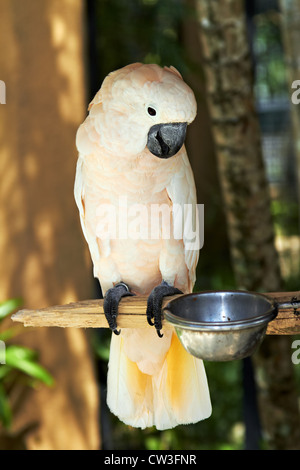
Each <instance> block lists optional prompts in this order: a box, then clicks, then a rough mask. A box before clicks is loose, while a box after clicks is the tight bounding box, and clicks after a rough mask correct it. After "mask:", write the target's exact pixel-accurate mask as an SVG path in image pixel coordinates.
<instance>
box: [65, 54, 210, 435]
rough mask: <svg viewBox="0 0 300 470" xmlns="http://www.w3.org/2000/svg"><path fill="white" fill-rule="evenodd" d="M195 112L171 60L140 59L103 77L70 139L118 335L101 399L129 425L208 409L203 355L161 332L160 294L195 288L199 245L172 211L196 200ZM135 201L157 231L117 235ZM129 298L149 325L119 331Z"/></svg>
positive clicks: (161, 422) (191, 418)
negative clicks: (189, 133)
mask: <svg viewBox="0 0 300 470" xmlns="http://www.w3.org/2000/svg"><path fill="white" fill-rule="evenodd" d="M195 116H196V101H195V97H194V94H193V92H192V90H191V89H190V88H189V87H188V85H187V84H186V83H185V82H184V81H183V79H182V77H181V75H180V73H179V72H178V71H177V70H176V69H175V68H174V67H170V68H168V67H164V68H161V67H159V66H157V65H144V64H141V63H136V64H132V65H128V66H126V67H124V68H122V69H120V70H117V71H115V72H112V73H110V74H109V75H108V76H107V77H106V78H105V80H104V82H103V84H102V87H101V89H100V90H99V92H98V93H97V94H96V96H95V98H94V99H93V101H92V102H91V104H90V106H89V115H88V117H87V118H86V120H85V121H84V123H83V124H82V125H81V126H80V127H79V129H78V133H77V138H76V144H77V148H78V151H79V157H78V162H77V170H76V179H75V189H74V194H75V200H76V203H77V206H78V209H79V213H80V220H81V225H82V229H83V233H84V236H85V238H86V241H87V243H88V246H89V250H90V254H91V258H92V261H93V266H94V276H95V277H96V278H98V280H99V282H100V285H101V288H102V292H103V294H104V310H105V315H106V318H107V320H108V324H109V326H110V328H111V330H112V331H113V332H114V333H115V334H113V335H112V339H111V346H110V358H109V365H108V378H107V404H108V406H109V408H110V410H111V412H112V413H114V414H115V415H116V416H118V417H119V419H120V420H122V421H123V422H124V423H126V424H128V425H131V426H134V427H140V428H145V427H150V426H153V425H154V426H156V428H157V429H159V430H163V429H169V428H172V427H175V426H177V425H178V424H188V423H195V422H198V421H200V420H202V419H205V418H208V417H209V416H210V414H211V402H210V395H209V389H208V385H207V379H206V374H205V370H204V366H203V363H202V361H201V360H199V359H196V358H194V357H193V356H191V355H189V354H188V353H187V352H186V351H185V350H184V348H183V347H182V346H181V344H180V342H179V340H178V338H177V336H176V334H175V333H173V332H172V331H171V330H167V331H163V334H162V333H161V328H162V323H161V305H162V300H163V297H164V296H167V295H173V294H176V293H181V292H183V293H189V292H192V289H193V286H194V282H195V270H196V265H197V262H198V257H199V249H189V248H188V245H187V240H186V233H187V232H186V231H185V230H184V231H183V234H182V237H180V238H178V237H175V235H174V234H175V232H176V230H177V231H178V228H180V227H179V226H180V224H181V223H182V219H181V217H180V214H182V213H181V212H180V211H178V210H173V209H174V208H175V206H176V207H180V206H181V207H183V205H184V204H186V205H187V204H190V205H192V206H193V207H194V209H195V207H196V190H195V183H194V178H193V173H192V170H191V167H190V163H189V160H188V157H187V154H186V150H185V147H184V140H185V135H186V128H187V125H188V124H190V123H191V122H192V121H193V120H194V118H195ZM179 205H180V206H179ZM137 207H138V208H141V207H142V208H143V211H142V213H143V217H144V218H143V219H141V218H140V219H139V221H140V225H141V224H143V223H144V224H145V226H144V228H145V227H146V226H148V225H147V224H148V223H150V225H151V224H152V225H155V224H158V232H157V230H156V231H155V233H156V234H157V233H158V236H145V233H144V232H143V227H139V228H140V232H139V233H140V236H130V233H129V234H128V233H127V236H124V231H123V232H122V234H121V236H120V232H118V230H120V225H121V223H120V221H121V220H123V221H124V220H125V227H128V225H126V224H128V222H130V221H129V220H128V219H129V218H130V215H128V214H130V211H131V210H132V211H131V215H132V214H136V213H137V210H136V208H137ZM153 207H167V208H169V209H170V213H171V218H169V219H166V218H159V217H157V216H156V217H153V215H152V216H151V210H152V208H153ZM108 213H110V215H111V218H109V220H108ZM145 214H146V215H145ZM149 214H150V216H149ZM141 220H142V222H141ZM110 222H111V223H110ZM133 222H136V219H133ZM186 223H187V221H186ZM189 223H191V222H189ZM167 225H169V227H167ZM123 228H124V227H123ZM148 228H149V227H148ZM151 228H152V227H151ZM156 228H157V227H156ZM165 229H166V233H168V229H169V232H170V233H169V235H170V236H164V235H163V233H165V232H164V230H165ZM141 233H142V234H143V233H144V235H141ZM151 233H152V232H151ZM176 233H177V232H176ZM126 295H148V304H147V318H145V322H146V321H148V323H149V324H150V325H152V326H153V327H152V328H150V327H149V326H148V325H147V327H145V328H135V329H134V328H132V329H131V328H128V329H123V330H122V331H121V332H120V331H119V330H118V328H117V312H118V304H119V302H120V300H121V298H122V297H123V296H126Z"/></svg>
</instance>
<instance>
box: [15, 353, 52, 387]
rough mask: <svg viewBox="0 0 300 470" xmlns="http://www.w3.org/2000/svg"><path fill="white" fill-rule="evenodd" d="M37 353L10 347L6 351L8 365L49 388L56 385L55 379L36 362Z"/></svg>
mask: <svg viewBox="0 0 300 470" xmlns="http://www.w3.org/2000/svg"><path fill="white" fill-rule="evenodd" d="M35 357H36V353H35V351H32V350H31V349H28V348H24V347H22V346H9V347H8V348H7V350H6V364H7V365H8V366H10V367H14V368H15V369H18V370H20V371H22V372H24V373H25V374H26V375H29V376H30V377H33V378H34V379H37V380H40V381H41V382H43V383H45V384H46V385H48V386H52V385H53V384H54V379H53V377H52V376H51V374H49V372H47V371H46V369H44V368H43V367H42V366H40V365H39V364H38V363H37V362H35V361H34V359H35Z"/></svg>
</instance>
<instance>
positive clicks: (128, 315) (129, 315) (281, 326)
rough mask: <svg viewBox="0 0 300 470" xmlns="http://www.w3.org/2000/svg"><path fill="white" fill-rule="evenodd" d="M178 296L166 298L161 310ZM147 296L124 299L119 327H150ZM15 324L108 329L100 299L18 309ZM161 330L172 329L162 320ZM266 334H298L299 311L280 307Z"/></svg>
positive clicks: (283, 298) (282, 298)
mask: <svg viewBox="0 0 300 470" xmlns="http://www.w3.org/2000/svg"><path fill="white" fill-rule="evenodd" d="M266 295H267V296H269V297H271V298H274V299H275V300H276V301H277V302H280V303H284V302H287V303H289V302H291V300H292V299H293V300H297V301H298V302H299V301H300V291H297V292H273V293H267V294H266ZM176 297H178V296H176V295H174V296H172V297H166V298H165V299H164V302H163V307H165V306H166V305H167V303H168V302H169V301H170V300H172V299H174V298H176ZM146 308H147V297H146V296H140V297H124V298H123V299H122V301H121V303H120V305H119V315H118V327H119V328H150V326H149V325H148V323H147V320H146ZM12 320H13V321H15V322H21V323H23V324H24V326H26V327H60V328H68V327H72V328H108V325H107V321H106V318H105V315H104V311H103V300H85V301H81V302H75V303H70V304H67V305H57V306H54V307H49V308H43V309H40V310H20V311H19V312H17V313H15V314H14V315H13V316H12ZM163 328H165V329H166V328H168V329H170V328H173V327H172V326H171V325H170V324H169V323H168V322H167V321H165V320H163ZM267 334H269V335H295V334H300V309H298V310H297V309H295V308H293V307H290V306H288V307H287V308H284V309H283V308H280V309H279V313H278V315H277V317H276V318H275V319H274V320H273V321H272V322H270V323H269V325H268V329H267Z"/></svg>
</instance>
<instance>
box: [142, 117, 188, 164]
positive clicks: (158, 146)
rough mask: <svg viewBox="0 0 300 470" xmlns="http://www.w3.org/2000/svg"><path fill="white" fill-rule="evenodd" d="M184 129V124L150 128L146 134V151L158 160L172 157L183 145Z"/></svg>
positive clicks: (177, 123) (185, 124) (158, 125)
mask: <svg viewBox="0 0 300 470" xmlns="http://www.w3.org/2000/svg"><path fill="white" fill-rule="evenodd" d="M186 128H187V123H186V122H173V123H170V124H156V125H155V126H152V127H151V129H150V131H149V134H148V142H147V147H148V149H149V150H150V152H151V153H153V155H155V156H156V157H159V158H169V157H173V155H176V153H177V152H179V150H180V149H181V147H182V146H183V144H184V141H185V136H186Z"/></svg>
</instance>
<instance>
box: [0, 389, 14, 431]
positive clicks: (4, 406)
mask: <svg viewBox="0 0 300 470" xmlns="http://www.w3.org/2000/svg"><path fill="white" fill-rule="evenodd" d="M11 421H12V412H11V408H10V404H9V401H8V398H7V395H6V393H5V390H4V388H3V387H2V385H1V384H0V422H1V423H2V425H3V426H4V427H5V428H6V429H7V428H9V427H10V425H11Z"/></svg>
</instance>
